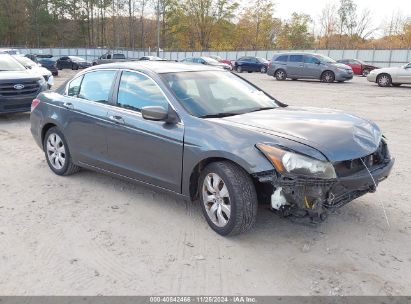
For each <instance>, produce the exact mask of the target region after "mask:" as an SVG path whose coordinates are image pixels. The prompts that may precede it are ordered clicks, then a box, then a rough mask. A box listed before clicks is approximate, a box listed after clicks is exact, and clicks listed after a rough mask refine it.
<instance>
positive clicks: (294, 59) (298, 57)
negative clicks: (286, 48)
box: [290, 55, 303, 62]
mask: <svg viewBox="0 0 411 304" xmlns="http://www.w3.org/2000/svg"><path fill="white" fill-rule="evenodd" d="M290 62H303V55H290Z"/></svg>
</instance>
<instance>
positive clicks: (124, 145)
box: [107, 71, 184, 193]
mask: <svg viewBox="0 0 411 304" xmlns="http://www.w3.org/2000/svg"><path fill="white" fill-rule="evenodd" d="M116 104H117V107H116V108H114V107H113V109H112V110H110V111H109V113H108V116H109V118H110V119H111V120H112V125H111V127H110V129H109V131H108V133H107V142H108V153H109V157H110V159H111V161H112V164H113V167H114V168H115V172H119V173H120V174H122V175H124V176H128V177H131V178H134V179H137V180H140V181H142V182H145V183H149V184H154V185H157V186H160V187H162V188H165V189H169V190H172V191H175V192H178V193H179V192H180V191H181V169H182V158H183V137H184V126H183V124H182V123H177V124H168V123H165V122H163V121H149V120H145V119H144V118H143V117H142V115H141V109H142V108H143V107H145V106H162V107H165V108H168V107H169V106H170V104H169V101H168V99H167V98H166V96H165V94H164V93H163V91H162V89H161V88H160V87H159V86H158V85H157V83H156V82H155V81H154V80H153V79H152V78H150V77H148V76H147V75H145V74H142V73H140V72H136V71H123V72H122V75H121V79H120V83H119V86H118V93H117V103H116Z"/></svg>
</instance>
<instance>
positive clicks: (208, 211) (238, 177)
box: [198, 161, 258, 236]
mask: <svg viewBox="0 0 411 304" xmlns="http://www.w3.org/2000/svg"><path fill="white" fill-rule="evenodd" d="M216 182H217V184H215V183H216ZM198 189H199V196H200V202H201V206H202V210H203V214H204V217H205V218H206V220H207V223H208V225H209V226H210V227H211V229H213V230H214V231H215V232H217V233H218V234H220V235H223V236H228V235H236V234H240V233H243V232H246V231H248V230H250V229H251V228H252V227H253V225H254V223H255V220H256V217H257V206H258V202H257V194H256V191H255V188H254V184H253V181H252V180H251V177H250V176H249V175H248V173H247V172H245V171H244V170H243V169H242V168H240V167H238V166H237V165H236V164H234V163H231V162H229V161H221V162H214V163H211V164H209V165H208V166H207V167H205V168H204V170H203V171H202V172H201V174H200V178H199V185H198ZM216 189H217V190H216ZM224 189H225V190H224ZM211 196H213V197H214V198H212V199H207V198H210V197H211ZM212 209H214V211H213V210H212ZM227 211H228V212H227Z"/></svg>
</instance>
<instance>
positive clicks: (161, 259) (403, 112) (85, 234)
mask: <svg viewBox="0 0 411 304" xmlns="http://www.w3.org/2000/svg"><path fill="white" fill-rule="evenodd" d="M70 73H71V72H64V73H61V75H62V76H61V77H59V78H58V79H57V81H58V82H61V81H62V80H63V78H64V76H65V77H67V75H68V74H70ZM243 75H244V76H245V77H246V78H248V79H250V80H251V81H253V82H254V83H256V84H258V85H260V86H261V87H263V88H264V89H266V90H267V91H268V92H270V93H272V94H273V95H274V96H276V97H277V98H279V99H280V100H281V101H283V102H285V103H288V104H290V105H302V106H314V107H328V108H337V109H342V110H346V111H349V112H352V113H355V114H358V115H361V116H364V117H368V118H370V119H373V120H375V121H376V122H377V123H378V124H379V125H380V126H381V128H382V129H383V130H384V133H385V135H386V136H387V137H388V139H389V145H390V148H391V152H392V154H393V155H394V156H395V157H396V159H397V162H396V165H395V168H394V171H393V173H392V176H391V178H390V179H389V180H387V181H386V182H384V183H382V184H381V185H380V187H379V189H378V191H377V193H375V194H368V195H366V196H364V197H362V198H359V199H357V200H355V201H354V202H352V203H351V204H350V205H348V206H346V207H344V208H342V209H340V210H339V212H338V213H336V214H334V215H331V216H330V217H329V218H328V219H327V221H326V222H325V223H323V224H322V225H320V226H317V227H307V226H302V225H297V224H293V223H291V222H290V221H288V220H285V219H280V218H278V217H277V216H275V215H273V214H272V213H271V212H269V211H268V210H267V209H266V208H260V209H259V214H258V220H257V224H256V227H255V229H254V230H253V231H251V232H250V233H248V234H245V235H241V236H239V237H234V238H223V237H220V236H218V235H217V234H215V233H214V232H213V231H212V230H211V229H209V228H208V226H207V224H206V222H205V220H204V219H203V217H202V214H201V210H200V208H199V206H198V204H195V203H191V202H187V201H183V200H177V199H174V198H172V197H169V196H167V195H165V194H162V193H156V192H154V191H152V190H149V189H147V188H145V187H142V186H140V185H135V184H131V183H127V182H124V181H121V180H117V179H114V178H111V177H107V176H104V175H101V174H97V173H94V172H90V171H85V170H83V171H82V172H80V173H79V174H77V175H74V176H71V177H58V176H56V175H54V174H53V173H52V172H51V171H50V170H49V169H48V167H47V164H46V162H45V160H44V156H43V153H42V151H40V149H39V148H38V147H37V146H36V144H35V143H34V141H33V139H32V137H31V134H30V130H29V125H30V123H29V114H19V115H7V116H0V159H1V163H0V218H1V220H0V293H1V294H2V295H57V294H58V295H96V294H103V295H148V294H173V295H180V294H212V295H220V294H253V295H310V294H313V295H317V294H318V295H400V294H401V295H407V294H408V295H409V294H411V284H410V282H411V246H410V239H411V202H410V196H411V184H410V178H409V177H410V174H411V172H410V171H411V159H410V151H411V143H410V140H409V139H410V133H411V115H410V114H411V87H400V88H386V89H383V88H379V87H377V86H376V85H375V84H371V83H368V82H367V81H366V80H365V79H363V78H355V79H354V80H353V81H351V82H348V83H343V84H330V85H327V84H322V83H319V82H309V81H297V82H295V81H285V82H277V81H275V80H274V79H273V78H271V77H268V76H266V75H261V74H255V73H254V74H243ZM382 204H384V205H385V208H386V213H387V216H388V220H389V223H390V227H388V225H387V223H386V220H385V217H384V211H383V209H382Z"/></svg>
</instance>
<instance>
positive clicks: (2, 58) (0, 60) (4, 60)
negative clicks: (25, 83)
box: [0, 55, 26, 71]
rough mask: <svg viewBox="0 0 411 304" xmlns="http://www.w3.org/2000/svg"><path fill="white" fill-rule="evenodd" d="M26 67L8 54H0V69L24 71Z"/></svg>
mask: <svg viewBox="0 0 411 304" xmlns="http://www.w3.org/2000/svg"><path fill="white" fill-rule="evenodd" d="M25 70H26V68H25V67H24V66H22V65H21V64H20V63H19V62H18V61H17V60H15V59H14V58H13V57H11V56H10V55H0V71H25Z"/></svg>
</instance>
